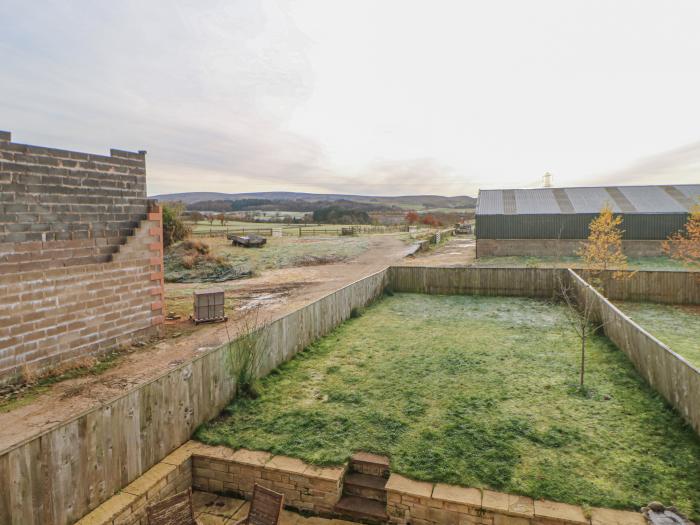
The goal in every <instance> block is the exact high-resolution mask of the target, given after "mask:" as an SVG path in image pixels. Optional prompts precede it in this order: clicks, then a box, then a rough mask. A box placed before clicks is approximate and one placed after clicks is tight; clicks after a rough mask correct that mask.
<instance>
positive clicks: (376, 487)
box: [343, 472, 387, 502]
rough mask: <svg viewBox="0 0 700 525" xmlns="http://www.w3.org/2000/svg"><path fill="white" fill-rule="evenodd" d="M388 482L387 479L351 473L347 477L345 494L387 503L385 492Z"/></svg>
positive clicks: (344, 487) (344, 488) (344, 484)
mask: <svg viewBox="0 0 700 525" xmlns="http://www.w3.org/2000/svg"><path fill="white" fill-rule="evenodd" d="M386 482H387V479H386V478H382V477H379V476H370V475H368V474H359V473H353V472H351V473H348V474H346V475H345V479H344V481H343V493H344V494H346V495H348V496H360V497H363V498H367V499H373V500H375V501H381V502H386V491H385V490H384V486H385V485H386Z"/></svg>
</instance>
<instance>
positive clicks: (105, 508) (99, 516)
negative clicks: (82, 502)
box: [75, 492, 139, 525]
mask: <svg viewBox="0 0 700 525" xmlns="http://www.w3.org/2000/svg"><path fill="white" fill-rule="evenodd" d="M137 499H139V498H138V496H134V495H133V494H127V493H125V492H120V493H119V494H115V495H114V496H112V497H111V498H109V499H108V500H107V501H105V502H104V503H103V504H102V505H100V506H99V507H97V508H96V509H95V510H93V511H92V512H90V513H89V514H88V515H86V516H84V517H83V518H81V519H80V520H78V521H77V522H76V523H75V525H103V524H105V523H111V522H112V520H113V519H114V518H115V517H117V516H118V515H119V514H120V513H122V512H123V511H124V510H126V509H128V508H129V507H130V506H131V505H133V504H134V502H135V501H136V500H137Z"/></svg>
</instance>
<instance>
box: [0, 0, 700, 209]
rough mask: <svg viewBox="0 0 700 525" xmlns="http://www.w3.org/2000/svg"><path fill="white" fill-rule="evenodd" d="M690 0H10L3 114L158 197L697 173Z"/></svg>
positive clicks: (698, 84)
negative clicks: (111, 163)
mask: <svg viewBox="0 0 700 525" xmlns="http://www.w3.org/2000/svg"><path fill="white" fill-rule="evenodd" d="M698 27H700V2H698V1H697V0H687V1H684V0H673V1H663V0H658V1H649V0H614V1H611V0H581V1H577V0H528V1H527V2H524V1H522V0H510V1H506V0H489V1H486V0H483V1H479V2H476V1H469V0H454V1H446V0H425V1H411V0H371V1H370V0H196V1H195V0H188V1H178V0H147V1H143V0H119V1H111V2H109V1H106V0H99V1H98V0H83V1H79V0H57V1H45V0H33V1H31V2H27V1H26V0H2V2H0V56H2V68H0V129H2V130H7V131H11V132H12V134H13V141H15V142H20V143H27V144H39V145H43V146H53V147H59V148H69V149H75V150H78V151H88V152H93V153H106V152H108V151H109V148H111V147H116V148H120V149H129V150H134V151H136V150H147V151H148V155H147V168H148V192H149V194H150V195H155V194H161V193H170V192H184V191H221V192H231V193H235V192H249V191H303V192H319V193H352V194H372V195H407V194H439V195H476V193H477V191H478V189H479V188H505V187H537V186H539V185H541V182H542V176H543V174H544V173H545V172H550V173H551V174H552V176H553V183H554V185H555V186H576V185H597V184H656V183H698V182H700V31H698Z"/></svg>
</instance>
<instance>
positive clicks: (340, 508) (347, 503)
mask: <svg viewBox="0 0 700 525" xmlns="http://www.w3.org/2000/svg"><path fill="white" fill-rule="evenodd" d="M335 512H336V513H338V514H339V515H341V516H343V517H346V518H349V519H351V520H353V521H360V522H362V523H370V524H375V525H376V524H384V523H386V522H387V520H388V516H387V513H386V504H385V503H382V502H381V501H376V500H373V499H368V498H362V497H359V496H343V497H342V498H340V501H339V502H338V503H336V504H335Z"/></svg>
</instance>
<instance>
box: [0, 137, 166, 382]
mask: <svg viewBox="0 0 700 525" xmlns="http://www.w3.org/2000/svg"><path fill="white" fill-rule="evenodd" d="M10 139H11V136H10V133H9V132H0V383H3V382H10V381H13V380H14V379H17V378H19V377H20V376H24V377H25V378H31V377H36V376H40V375H42V374H44V373H46V372H48V371H49V370H50V369H51V368H54V367H55V366H57V365H62V364H64V363H66V362H69V361H74V360H77V359H80V358H83V357H85V356H88V355H92V354H95V353H100V352H104V351H108V350H112V349H114V348H116V347H117V346H119V345H120V344H123V343H126V342H130V341H132V340H133V339H135V338H139V337H142V336H148V335H151V333H152V332H157V331H158V327H159V325H160V324H162V321H163V315H162V307H163V279H162V251H163V248H162V231H161V212H160V209H159V208H157V207H154V206H152V205H149V202H148V201H147V199H146V160H145V152H143V151H142V152H138V153H133V152H128V151H120V150H114V149H113V150H111V153H110V155H109V156H105V155H93V154H89V153H79V152H73V151H65V150H60V149H53V148H43V147H38V146H30V145H26V144H17V143H14V142H12V141H11V140H10Z"/></svg>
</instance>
